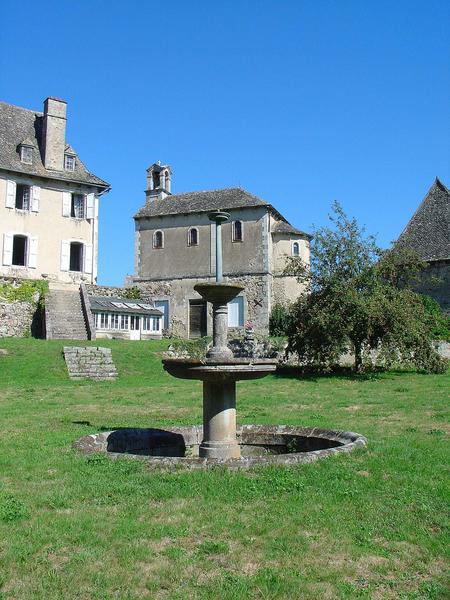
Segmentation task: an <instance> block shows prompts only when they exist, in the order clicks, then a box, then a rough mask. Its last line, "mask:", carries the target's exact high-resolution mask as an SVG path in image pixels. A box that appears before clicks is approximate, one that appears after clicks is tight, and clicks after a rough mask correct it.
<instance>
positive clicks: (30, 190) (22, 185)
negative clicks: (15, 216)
mask: <svg viewBox="0 0 450 600" xmlns="http://www.w3.org/2000/svg"><path fill="white" fill-rule="evenodd" d="M21 188H22V189H23V190H25V189H26V188H28V200H27V203H28V206H27V207H26V208H19V207H18V206H17V200H18V197H17V195H18V193H19V189H21ZM23 196H24V194H22V206H23ZM32 198H33V186H31V185H29V184H28V183H19V182H17V183H16V196H15V198H14V208H15V209H16V210H19V211H22V212H30V210H31V204H32V201H33V200H32Z"/></svg>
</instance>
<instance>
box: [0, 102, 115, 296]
mask: <svg viewBox="0 0 450 600" xmlns="http://www.w3.org/2000/svg"><path fill="white" fill-rule="evenodd" d="M66 109H67V105H66V102H64V101H63V100H60V99H58V98H47V99H46V100H45V102H44V112H43V113H40V112H36V111H33V110H28V109H25V108H21V107H18V106H13V105H11V104H6V103H0V276H5V277H18V278H28V279H36V278H41V277H44V278H47V279H48V280H49V281H50V282H58V283H71V284H74V283H78V284H79V283H80V282H81V281H86V282H89V283H93V282H95V281H96V278H97V241H98V201H99V197H100V196H101V195H102V194H103V193H105V192H106V191H108V190H109V184H108V183H106V182H105V181H103V180H102V179H100V178H98V177H97V176H95V175H93V174H92V173H90V172H89V171H88V170H87V169H86V167H85V166H84V164H83V163H82V161H81V159H80V158H79V156H78V154H77V153H76V152H75V150H73V148H72V147H71V146H70V145H69V144H68V143H67V141H66Z"/></svg>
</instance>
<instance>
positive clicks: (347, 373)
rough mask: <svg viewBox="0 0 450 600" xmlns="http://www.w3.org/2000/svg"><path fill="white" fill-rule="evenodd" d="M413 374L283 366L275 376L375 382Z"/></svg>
mask: <svg viewBox="0 0 450 600" xmlns="http://www.w3.org/2000/svg"><path fill="white" fill-rule="evenodd" d="M411 373H416V371H407V370H402V369H389V370H386V369H382V368H374V369H372V370H370V371H369V370H367V371H363V372H361V373H356V372H355V371H354V370H353V369H352V368H351V367H335V368H334V369H332V370H331V371H327V372H321V371H316V370H313V369H308V368H305V367H295V366H291V365H287V366H283V365H282V366H278V367H277V370H276V371H275V373H274V376H275V377H279V378H281V379H301V380H303V381H320V380H323V379H338V380H339V379H340V380H348V381H374V380H379V379H387V378H390V379H392V378H393V376H395V375H410V374H411Z"/></svg>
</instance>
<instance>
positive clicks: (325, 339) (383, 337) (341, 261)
mask: <svg viewBox="0 0 450 600" xmlns="http://www.w3.org/2000/svg"><path fill="white" fill-rule="evenodd" d="M330 221H331V223H332V226H331V227H322V228H320V229H318V230H316V231H315V233H314V238H313V242H312V244H311V265H310V268H309V267H308V265H306V264H305V263H303V262H302V261H301V259H299V258H297V257H290V258H289V259H288V262H287V265H286V269H285V274H288V275H294V276H296V277H297V279H298V280H299V281H300V282H301V283H304V284H306V291H305V292H304V293H303V294H302V295H301V296H300V297H299V299H298V301H297V302H296V303H295V304H294V305H293V306H292V308H291V314H290V320H289V329H288V350H289V351H291V352H295V353H296V354H297V355H298V357H299V360H300V362H301V363H302V364H305V365H306V366H310V367H314V368H319V369H328V368H331V367H332V366H333V365H336V364H337V363H338V361H339V357H340V356H341V355H342V353H344V352H348V351H350V352H353V353H354V357H355V359H354V367H355V370H357V371H359V370H361V369H362V368H363V366H364V364H365V363H367V362H368V360H369V356H370V351H372V350H376V351H377V354H378V361H382V362H383V364H384V365H386V366H389V365H391V364H392V363H393V362H395V361H402V362H404V363H408V364H413V365H414V366H415V367H416V368H419V369H421V370H424V371H442V370H443V369H444V368H445V363H444V362H443V361H442V360H441V359H440V357H439V355H438V354H437V352H436V351H435V349H434V347H433V344H432V329H433V326H435V324H434V322H433V317H432V316H431V315H430V313H429V311H428V312H427V311H426V309H425V307H424V303H423V301H422V300H421V298H420V296H419V295H418V294H416V293H415V292H413V291H412V290H411V289H410V288H409V282H411V280H412V279H413V278H414V276H416V275H417V274H418V272H419V271H420V270H421V269H422V268H423V267H424V264H423V263H422V262H421V260H420V258H419V257H418V256H417V255H416V254H414V253H413V252H412V251H411V250H407V249H404V248H399V249H395V248H394V249H393V250H390V251H387V252H383V251H382V250H381V249H380V248H379V247H378V246H377V244H376V241H375V238H374V237H373V236H371V235H367V234H366V232H365V229H364V228H362V227H360V226H359V225H358V223H357V221H356V219H354V218H353V219H349V218H348V217H347V215H346V214H345V213H344V211H343V209H342V207H341V206H340V204H339V203H337V202H335V203H334V204H333V213H332V215H330Z"/></svg>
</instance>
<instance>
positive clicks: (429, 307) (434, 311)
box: [420, 294, 450, 342]
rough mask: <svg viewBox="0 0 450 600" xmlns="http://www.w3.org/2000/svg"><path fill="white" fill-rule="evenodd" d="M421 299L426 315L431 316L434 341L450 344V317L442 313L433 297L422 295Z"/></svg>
mask: <svg viewBox="0 0 450 600" xmlns="http://www.w3.org/2000/svg"><path fill="white" fill-rule="evenodd" d="M420 298H421V300H422V304H423V306H424V308H425V311H426V313H427V314H428V315H429V316H430V320H431V324H430V325H431V332H432V336H433V337H434V339H436V340H446V341H447V342H450V317H448V316H447V315H446V314H444V313H443V312H442V309H441V307H440V306H439V304H438V303H437V302H436V300H434V299H433V298H431V296H426V295H425V294H421V295H420Z"/></svg>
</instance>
